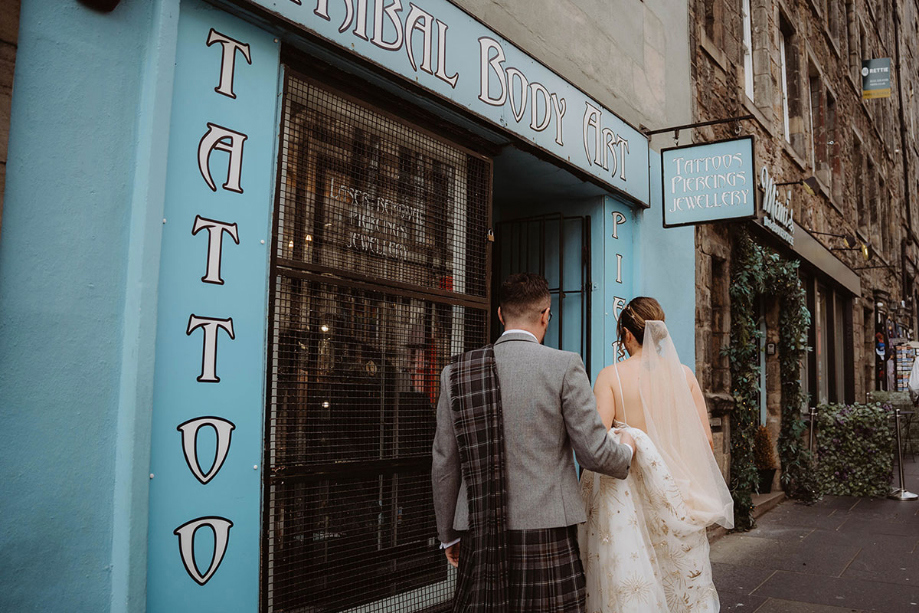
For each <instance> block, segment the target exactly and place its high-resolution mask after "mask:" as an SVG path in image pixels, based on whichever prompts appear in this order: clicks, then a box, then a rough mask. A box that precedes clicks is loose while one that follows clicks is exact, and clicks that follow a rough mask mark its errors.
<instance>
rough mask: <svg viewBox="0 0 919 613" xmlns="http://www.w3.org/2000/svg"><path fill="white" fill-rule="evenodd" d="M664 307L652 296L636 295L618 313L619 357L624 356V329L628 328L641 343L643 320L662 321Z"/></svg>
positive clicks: (643, 334)
mask: <svg viewBox="0 0 919 613" xmlns="http://www.w3.org/2000/svg"><path fill="white" fill-rule="evenodd" d="M664 317H665V315H664V309H662V308H661V305H660V303H659V302H658V301H657V300H655V299H654V298H649V297H648V296H636V297H635V298H632V301H631V302H629V304H628V306H626V307H625V308H624V309H622V313H620V314H619V322H618V323H617V324H616V335H617V336H618V337H619V358H620V359H621V358H622V357H624V356H625V331H626V330H628V331H629V332H631V333H632V336H634V337H635V340H636V341H638V344H639V345H641V344H643V343H644V341H645V322H646V321H649V320H651V321H664Z"/></svg>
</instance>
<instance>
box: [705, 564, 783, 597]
mask: <svg viewBox="0 0 919 613" xmlns="http://www.w3.org/2000/svg"><path fill="white" fill-rule="evenodd" d="M773 573H775V571H774V570H770V569H763V568H752V567H750V566H736V565H734V564H723V563H720V562H712V574H713V576H714V579H715V587H716V588H717V589H718V594H720V595H721V596H722V600H724V599H725V597H726V596H728V595H730V596H732V597H733V596H743V595H747V594H750V593H752V592H753V590H755V589H756V588H758V587H759V586H761V585H762V584H763V583H765V581H766V579H768V578H769V577H771V576H772V575H773Z"/></svg>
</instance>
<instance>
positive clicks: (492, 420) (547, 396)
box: [431, 273, 635, 613]
mask: <svg viewBox="0 0 919 613" xmlns="http://www.w3.org/2000/svg"><path fill="white" fill-rule="evenodd" d="M498 301H499V305H500V306H499V307H498V319H500V321H501V323H502V324H503V325H504V328H505V332H504V334H503V335H502V336H501V338H499V339H498V341H497V342H496V343H495V344H494V345H493V346H492V345H488V346H486V347H483V348H482V349H476V350H474V351H470V352H467V353H465V354H463V355H461V356H457V357H456V358H454V360H453V363H451V364H450V365H449V366H447V367H446V368H445V369H444V371H443V373H442V374H441V387H440V399H439V401H438V403H437V433H436V435H435V438H434V448H433V456H434V460H433V466H432V471H431V472H432V480H433V485H434V507H435V511H436V514H437V530H438V536H439V538H440V540H441V543H442V546H443V547H444V548H445V550H446V555H447V559H448V560H449V562H450V563H451V564H452V565H453V566H458V567H459V571H458V574H457V586H456V593H455V595H454V600H453V611H454V612H460V611H463V612H468V611H483V612H484V611H489V612H491V611H502V612H505V611H514V612H517V611H519V612H524V611H526V612H527V613H539V612H542V611H544V612H546V613H548V612H550V611H551V612H553V613H556V612H568V611H578V612H581V611H584V609H585V582H584V572H583V569H582V567H581V562H580V559H579V554H578V544H577V527H576V526H577V524H579V523H581V522H584V521H586V519H587V517H586V514H585V511H584V505H583V502H582V500H581V496H580V493H579V491H578V479H577V473H576V472H575V468H574V460H573V458H572V449H573V450H574V452H575V453H576V454H577V459H578V462H579V463H580V464H581V465H582V466H583V467H584V468H587V469H590V470H593V471H595V472H599V473H603V474H606V475H610V476H613V477H617V478H620V479H624V478H625V477H626V476H627V475H628V471H629V464H630V462H631V459H632V455H633V454H634V450H635V447H634V445H635V443H634V441H633V440H632V438H631V437H630V436H628V435H627V434H623V436H622V441H623V443H624V444H617V443H615V442H613V441H612V440H611V439H610V438H609V437H608V436H607V432H606V429H605V428H604V426H603V423H602V422H601V421H600V416H599V414H598V413H597V408H596V401H595V400H594V395H593V393H592V392H591V388H590V382H589V381H588V379H587V373H586V372H585V371H584V366H583V364H582V362H581V358H580V357H579V356H578V355H577V354H575V353H570V352H567V351H558V350H556V349H551V348H549V347H545V346H543V345H542V344H541V343H542V340H543V338H544V337H545V335H546V328H547V327H548V325H549V320H550V319H551V318H552V313H551V310H550V306H551V297H550V295H549V286H548V283H547V282H546V280H545V279H544V278H543V277H541V276H540V275H535V274H530V273H520V274H514V275H511V276H510V277H508V278H507V279H506V280H505V281H504V283H503V284H502V285H501V289H500V291H499V295H498Z"/></svg>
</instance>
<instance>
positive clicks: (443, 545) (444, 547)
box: [440, 538, 463, 549]
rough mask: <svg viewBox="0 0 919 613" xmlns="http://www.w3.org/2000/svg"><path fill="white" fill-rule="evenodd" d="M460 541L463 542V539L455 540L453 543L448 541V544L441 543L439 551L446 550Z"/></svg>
mask: <svg viewBox="0 0 919 613" xmlns="http://www.w3.org/2000/svg"><path fill="white" fill-rule="evenodd" d="M461 540H463V539H461V538H458V539H456V540H455V541H450V542H449V543H441V544H440V548H441V549H446V548H447V547H453V546H454V545H456V544H457V543H459V542H460V541H461Z"/></svg>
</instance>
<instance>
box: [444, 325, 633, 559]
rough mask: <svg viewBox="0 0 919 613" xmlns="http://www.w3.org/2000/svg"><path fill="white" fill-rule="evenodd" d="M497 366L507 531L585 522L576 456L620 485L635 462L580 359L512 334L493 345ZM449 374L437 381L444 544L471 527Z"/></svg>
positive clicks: (448, 367)
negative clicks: (615, 435)
mask: <svg viewBox="0 0 919 613" xmlns="http://www.w3.org/2000/svg"><path fill="white" fill-rule="evenodd" d="M495 360H496V362H497V366H498V381H499V384H500V386H501V405H502V409H503V413H504V441H505V443H504V444H505V455H506V457H507V512H508V529H510V530H524V529H535V528H559V527H563V526H571V525H574V524H579V523H581V522H583V521H586V519H587V515H586V513H585V511H584V503H583V502H582V500H581V494H580V492H579V491H578V476H577V472H576V471H575V468H574V459H573V457H572V448H573V449H574V451H575V453H576V454H577V458H578V462H579V463H580V464H581V466H583V467H584V468H586V469H589V470H593V471H595V472H599V473H603V474H606V475H610V476H613V477H617V478H620V479H624V478H625V477H626V476H627V475H628V472H629V464H628V459H629V457H630V455H629V449H628V447H627V446H625V445H619V444H617V443H615V442H613V441H612V440H611V439H610V438H609V437H608V436H607V433H606V428H605V427H604V426H603V422H602V421H601V420H600V415H599V413H597V402H596V400H595V399H594V395H593V392H592V391H591V388H590V381H589V380H588V378H587V373H586V372H584V365H583V363H582V362H581V358H580V356H579V355H578V354H576V353H571V352H569V351H559V350H557V349H551V348H549V347H545V346H543V345H541V344H539V343H537V342H536V341H535V340H534V339H533V338H531V337H530V336H529V335H527V334H519V333H513V334H506V335H504V336H502V337H501V338H500V339H498V341H497V342H496V343H495ZM450 368H451V367H450V366H447V367H446V368H445V369H444V371H443V373H442V374H441V378H440V399H439V400H438V402H437V433H436V434H435V436H434V449H433V454H434V463H433V466H432V469H431V473H432V474H431V476H432V480H433V484H434V509H435V512H436V513H437V533H438V536H439V538H440V540H441V541H442V542H445V543H446V542H450V541H453V540H455V539H457V538H459V537H460V536H461V533H462V532H463V531H465V530H467V529H468V527H469V509H468V504H467V499H466V485H465V483H463V479H462V474H461V471H460V461H459V456H458V453H457V448H456V436H455V435H454V432H453V412H452V410H451V408H450V403H451V398H450Z"/></svg>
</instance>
